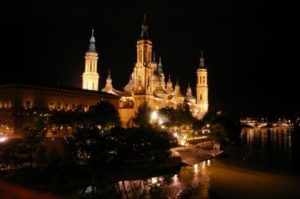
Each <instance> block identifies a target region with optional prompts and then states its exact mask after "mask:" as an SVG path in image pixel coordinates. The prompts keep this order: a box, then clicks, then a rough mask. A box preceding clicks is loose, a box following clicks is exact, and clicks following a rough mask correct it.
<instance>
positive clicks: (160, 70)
mask: <svg viewBox="0 0 300 199" xmlns="http://www.w3.org/2000/svg"><path fill="white" fill-rule="evenodd" d="M157 72H158V73H159V74H161V73H163V70H162V62H161V57H159V62H158V68H157Z"/></svg>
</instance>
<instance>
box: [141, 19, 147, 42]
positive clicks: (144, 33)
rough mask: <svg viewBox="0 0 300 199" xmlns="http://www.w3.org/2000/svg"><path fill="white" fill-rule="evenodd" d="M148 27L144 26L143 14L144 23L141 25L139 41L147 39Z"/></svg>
mask: <svg viewBox="0 0 300 199" xmlns="http://www.w3.org/2000/svg"><path fill="white" fill-rule="evenodd" d="M148 38H149V34H148V25H147V24H146V14H144V22H143V24H142V31H141V39H148Z"/></svg>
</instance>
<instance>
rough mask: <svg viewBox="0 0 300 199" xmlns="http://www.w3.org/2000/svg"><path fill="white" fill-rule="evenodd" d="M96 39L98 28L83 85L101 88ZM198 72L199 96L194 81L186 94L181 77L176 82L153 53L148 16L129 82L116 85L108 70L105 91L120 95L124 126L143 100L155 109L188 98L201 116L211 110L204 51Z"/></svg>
mask: <svg viewBox="0 0 300 199" xmlns="http://www.w3.org/2000/svg"><path fill="white" fill-rule="evenodd" d="M95 42H96V40H95V37H94V30H92V35H91V38H90V44H89V48H88V51H87V52H86V55H85V69H84V72H83V74H82V89H87V90H94V91H99V90H100V89H99V87H100V86H99V85H98V84H99V78H100V75H99V74H98V72H97V65H98V52H97V51H96V46H95ZM100 65H101V62H100ZM196 75H197V85H196V97H194V96H193V93H192V88H191V87H190V85H189V86H188V88H187V91H186V94H185V95H184V94H182V93H181V90H180V85H179V83H178V81H177V82H176V84H175V86H174V85H173V82H172V81H171V78H170V75H168V77H166V76H165V74H164V72H163V64H162V61H161V58H160V57H159V59H158V61H157V59H156V57H155V53H153V44H152V41H151V40H150V38H149V32H148V25H147V23H146V17H145V16H144V21H143V23H142V26H141V34H140V37H139V39H138V40H137V43H136V63H135V65H134V67H133V71H132V73H131V76H130V79H129V81H128V83H127V85H125V86H124V88H123V90H117V89H115V88H114V87H113V84H112V78H111V74H110V72H108V76H107V78H106V85H105V86H103V88H102V89H101V91H102V92H105V93H109V94H112V95H115V96H118V97H119V99H120V102H119V114H120V118H121V121H122V125H123V126H128V124H129V122H130V120H131V118H132V117H133V116H134V115H135V114H136V112H137V109H138V107H139V106H140V105H141V104H143V103H147V104H148V106H149V107H150V108H151V109H160V108H163V107H173V108H177V107H178V106H179V105H180V104H183V103H184V102H186V103H188V104H189V106H190V110H191V112H192V114H193V116H194V117H196V118H198V119H201V118H202V117H203V116H204V115H205V114H206V113H207V111H208V82H207V69H206V67H205V63H204V56H203V52H201V57H200V64H199V66H198V69H197V71H196Z"/></svg>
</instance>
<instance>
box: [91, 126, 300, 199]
mask: <svg viewBox="0 0 300 199" xmlns="http://www.w3.org/2000/svg"><path fill="white" fill-rule="evenodd" d="M299 136H300V135H299V132H298V133H296V132H294V130H293V129H292V128H262V129H254V128H244V129H242V133H241V145H240V146H238V147H230V148H228V152H227V154H228V155H227V156H225V157H223V158H218V159H213V160H206V161H203V162H201V163H199V164H196V165H194V166H184V167H182V168H181V169H180V170H179V171H178V172H177V173H174V174H167V175H163V176H155V177H151V178H147V179H137V180H129V181H119V182H117V183H115V184H110V185H106V186H105V187H104V188H103V189H102V191H101V192H102V194H101V198H124V199H127V198H128V199H135V198H149V199H150V198H155V199H159V198H168V199H173V198H174V199H177V198H178V199H179V198H195V199H196V198H197V199H198V198H201V199H229V198H230V199H241V198H243V199H248V198H249V199H260V198H261V199H269V198H270V199H271V198H272V199H277V198H278V199H281V198H285V199H294V198H295V199H299V198H300V175H299V170H300V166H299V160H298V158H299V152H300V150H299V145H300V139H299ZM89 192H91V187H87V188H86V189H85V195H88V194H89Z"/></svg>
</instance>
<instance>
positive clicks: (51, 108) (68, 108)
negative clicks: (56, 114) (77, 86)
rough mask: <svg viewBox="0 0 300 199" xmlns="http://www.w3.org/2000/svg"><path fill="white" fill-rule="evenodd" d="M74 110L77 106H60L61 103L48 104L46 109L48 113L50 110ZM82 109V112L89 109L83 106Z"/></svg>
mask: <svg viewBox="0 0 300 199" xmlns="http://www.w3.org/2000/svg"><path fill="white" fill-rule="evenodd" d="M76 108H77V106H76V105H75V104H61V103H57V104H54V103H53V102H51V103H49V104H48V109H49V110H50V111H52V110H58V111H61V110H65V111H70V110H75V109H76ZM82 108H83V110H84V111H88V109H89V107H88V106H85V105H82Z"/></svg>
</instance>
